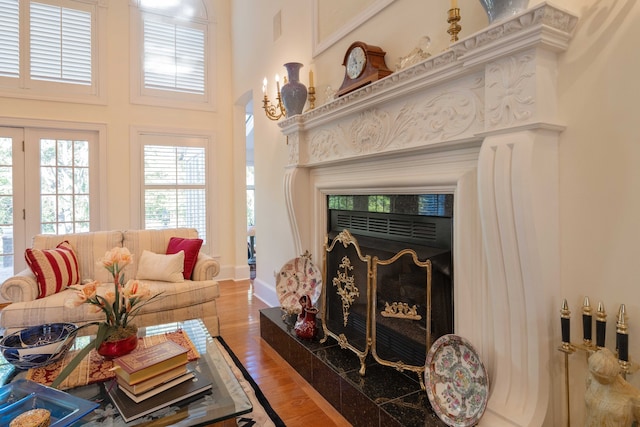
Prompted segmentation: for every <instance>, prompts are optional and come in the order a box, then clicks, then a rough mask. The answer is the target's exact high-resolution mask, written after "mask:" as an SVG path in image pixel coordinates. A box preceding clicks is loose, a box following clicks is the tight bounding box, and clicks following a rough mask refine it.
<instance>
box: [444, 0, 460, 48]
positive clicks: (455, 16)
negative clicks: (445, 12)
mask: <svg viewBox="0 0 640 427" xmlns="http://www.w3.org/2000/svg"><path fill="white" fill-rule="evenodd" d="M447 22H448V23H449V29H448V30H447V33H449V34H450V35H451V43H453V42H457V41H458V33H459V32H460V30H462V27H461V26H460V24H458V22H460V8H458V7H454V8H453V9H449V17H448V18H447Z"/></svg>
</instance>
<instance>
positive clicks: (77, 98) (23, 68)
mask: <svg viewBox="0 0 640 427" xmlns="http://www.w3.org/2000/svg"><path fill="white" fill-rule="evenodd" d="M37 1H38V2H41V3H45V4H51V5H55V6H61V7H70V8H74V9H80V10H90V11H91V12H92V13H91V19H92V34H91V38H92V42H91V43H92V46H91V47H92V52H91V62H92V65H91V67H92V70H91V79H92V83H91V85H88V86H87V85H75V84H70V83H60V82H50V81H42V80H34V79H31V78H30V68H31V59H30V55H31V52H30V49H31V44H30V36H29V31H30V22H29V21H30V16H29V14H28V10H29V6H30V0H29V1H21V2H20V65H19V66H20V77H19V78H18V79H15V78H11V77H0V97H8V98H21V99H36V100H42V101H58V102H72V103H80V104H100V105H106V103H107V95H106V77H105V76H106V74H107V44H106V43H107V3H108V2H107V0H37Z"/></svg>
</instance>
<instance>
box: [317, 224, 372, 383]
mask: <svg viewBox="0 0 640 427" xmlns="http://www.w3.org/2000/svg"><path fill="white" fill-rule="evenodd" d="M338 243H340V244H341V245H339V244H338ZM329 253H334V255H336V256H333V257H331V259H329V257H328V256H327V254H329ZM332 260H333V261H332ZM358 263H359V264H364V265H365V266H366V268H364V269H363V268H356V266H357V264H358ZM323 264H324V268H323V276H324V277H323V278H322V280H323V283H324V284H325V285H324V286H323V287H322V329H323V331H324V338H322V340H321V341H320V342H322V343H324V342H326V341H327V339H328V337H332V338H334V339H335V340H336V341H337V342H338V344H339V345H340V347H341V348H343V349H349V350H351V351H353V352H354V353H355V354H357V355H358V357H359V358H360V371H359V373H360V375H364V374H365V370H366V364H365V359H366V357H367V354H368V353H369V349H370V346H371V341H370V340H369V337H370V336H371V319H370V316H369V313H370V311H371V298H369V295H370V293H371V280H370V274H369V272H370V271H371V256H369V255H366V256H363V255H362V252H361V250H360V246H359V245H358V241H357V240H356V239H355V238H354V237H353V236H352V235H351V233H349V231H348V230H344V231H342V232H340V233H339V234H338V235H337V236H336V237H335V238H334V239H333V240H332V241H331V244H328V237H327V238H326V239H325V251H324V256H323ZM329 271H331V274H330V275H329ZM363 273H364V274H363ZM328 277H332V279H331V281H330V282H327V279H328Z"/></svg>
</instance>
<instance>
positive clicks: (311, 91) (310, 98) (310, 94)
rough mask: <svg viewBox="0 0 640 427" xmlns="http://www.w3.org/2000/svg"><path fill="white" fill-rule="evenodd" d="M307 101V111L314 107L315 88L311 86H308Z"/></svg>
mask: <svg viewBox="0 0 640 427" xmlns="http://www.w3.org/2000/svg"><path fill="white" fill-rule="evenodd" d="M307 101H309V108H307V111H310V110H313V109H314V108H316V88H315V87H313V86H309V90H308V91H307Z"/></svg>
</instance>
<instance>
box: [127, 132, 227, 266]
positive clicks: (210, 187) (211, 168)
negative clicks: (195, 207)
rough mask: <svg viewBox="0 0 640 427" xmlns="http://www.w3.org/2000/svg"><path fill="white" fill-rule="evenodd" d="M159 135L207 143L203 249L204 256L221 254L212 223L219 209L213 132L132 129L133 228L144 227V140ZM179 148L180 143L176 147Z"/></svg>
mask: <svg viewBox="0 0 640 427" xmlns="http://www.w3.org/2000/svg"><path fill="white" fill-rule="evenodd" d="M146 136H159V137H163V138H166V137H176V138H199V139H205V140H206V141H207V142H206V147H205V148H206V154H205V159H206V165H205V180H206V183H205V192H206V197H207V202H206V204H207V216H206V218H205V224H206V227H207V242H206V244H205V245H203V247H202V251H203V252H204V253H208V254H210V255H212V256H216V255H214V254H218V253H219V244H218V242H219V234H218V228H217V227H215V223H216V221H215V220H213V215H214V210H213V208H214V206H218V173H217V168H216V167H215V164H214V160H215V159H216V158H217V156H216V153H215V152H216V150H217V144H216V143H215V132H213V131H205V130H202V131H194V130H187V129H176V128H161V127H143V126H132V127H131V129H130V140H131V152H130V159H131V162H130V168H131V170H130V174H131V193H130V194H131V210H130V212H131V218H130V223H131V227H132V228H137V229H142V224H144V210H143V206H142V204H143V200H144V197H143V196H144V177H143V174H142V171H143V170H144V156H143V150H144V143H143V137H146ZM176 145H179V144H176Z"/></svg>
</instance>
